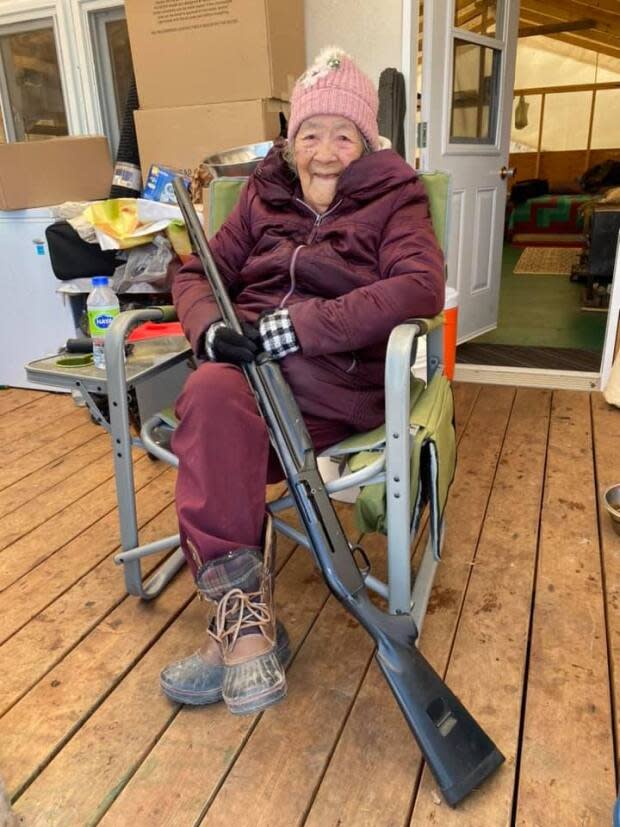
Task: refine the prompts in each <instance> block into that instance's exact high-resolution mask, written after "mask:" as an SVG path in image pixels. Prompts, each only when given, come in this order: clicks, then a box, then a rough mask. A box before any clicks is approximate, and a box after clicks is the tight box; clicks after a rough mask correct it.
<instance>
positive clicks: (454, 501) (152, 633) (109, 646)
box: [0, 383, 620, 827]
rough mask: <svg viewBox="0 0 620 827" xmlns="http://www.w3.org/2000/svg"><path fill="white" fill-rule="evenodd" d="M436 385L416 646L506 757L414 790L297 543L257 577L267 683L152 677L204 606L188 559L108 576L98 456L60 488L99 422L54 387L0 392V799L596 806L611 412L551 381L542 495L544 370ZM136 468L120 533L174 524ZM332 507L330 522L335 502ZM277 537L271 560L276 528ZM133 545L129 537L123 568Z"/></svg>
mask: <svg viewBox="0 0 620 827" xmlns="http://www.w3.org/2000/svg"><path fill="white" fill-rule="evenodd" d="M454 390H455V399H456V423H457V430H458V433H459V436H460V446H459V459H458V465H457V476H456V479H455V483H454V485H453V488H452V491H451V495H450V499H449V502H448V512H447V520H448V531H447V537H446V543H445V547H444V559H443V561H442V565H441V566H440V567H439V569H438V574H437V579H436V586H435V589H434V592H433V595H432V599H431V603H430V606H429V611H428V613H427V616H426V619H425V623H424V628H423V633H422V638H421V647H422V650H423V651H424V653H425V654H426V656H427V657H428V658H429V660H430V661H431V662H432V663H433V665H434V666H435V668H436V669H438V671H440V672H442V673H443V672H445V670H446V669H447V680H448V683H449V685H450V686H451V687H452V688H454V689H455V690H456V691H457V693H458V694H459V695H460V696H461V697H462V698H463V700H464V701H465V703H466V704H467V705H468V706H469V707H470V708H471V709H472V711H473V712H474V713H475V714H476V716H477V718H478V719H479V720H480V722H481V723H482V724H483V725H484V726H485V728H487V729H488V731H489V733H490V734H491V736H492V737H493V738H494V739H495V740H496V741H497V743H498V746H499V747H500V748H501V749H502V750H503V751H504V752H505V753H506V755H507V757H508V759H509V760H508V762H507V764H506V765H504V767H503V768H502V769H501V770H500V771H499V772H498V773H496V775H495V776H494V777H493V778H492V779H490V780H489V782H488V783H487V784H485V786H484V788H483V789H482V790H481V791H480V793H475V794H473V795H472V796H471V797H470V798H469V799H467V800H466V801H465V802H464V803H463V805H461V806H460V807H459V808H458V809H457V810H455V811H452V810H450V809H449V808H447V807H446V806H445V804H440V805H437V804H436V803H435V802H436V800H437V799H436V798H435V792H434V788H433V785H432V783H431V780H430V778H429V777H428V774H427V773H426V771H425V772H424V773H422V771H421V767H422V762H421V758H420V754H419V751H418V749H417V747H416V745H415V743H414V742H413V739H412V738H411V736H410V734H409V731H408V729H407V728H406V726H405V725H404V723H403V719H402V715H401V713H400V711H399V710H398V708H397V706H396V704H395V702H394V699H393V698H392V696H391V694H390V692H389V690H388V689H387V687H386V685H385V682H384V680H383V678H382V676H381V675H380V673H379V670H378V668H377V667H376V664H375V663H374V661H373V660H372V659H371V651H372V647H371V646H370V645H369V641H368V639H367V637H366V636H365V634H363V633H362V632H361V630H360V629H359V628H357V627H356V626H355V624H354V622H353V621H352V619H351V618H349V617H348V616H347V615H346V614H345V613H343V610H342V609H341V608H340V607H339V606H338V605H337V603H336V602H335V601H334V599H333V598H328V593H327V590H326V587H325V585H324V583H323V581H322V579H321V578H320V576H319V575H318V574H317V572H316V571H315V569H314V566H313V563H312V560H311V557H310V555H308V554H307V553H306V552H304V551H300V552H295V553H294V554H293V556H292V557H290V558H288V561H287V562H285V564H284V566H283V568H282V569H281V571H280V573H279V575H278V578H277V583H278V588H277V589H276V601H277V605H278V613H279V616H280V617H282V618H283V619H284V621H285V622H286V624H287V628H288V629H289V632H290V633H291V638H292V641H293V649H294V651H295V658H294V661H293V663H292V665H291V668H290V670H289V687H290V688H289V697H288V698H287V699H286V701H284V702H283V703H282V704H279V705H278V706H277V707H274V709H273V710H268V711H266V712H265V713H263V714H262V715H258V716H254V717H249V718H245V717H241V718H237V717H235V716H231V715H230V714H228V713H227V711H226V709H225V707H224V706H223V705H222V704H219V705H216V706H214V707H213V708H210V709H191V708H188V707H178V706H176V705H174V704H170V703H169V702H168V701H167V700H166V699H165V698H164V697H162V695H161V693H160V691H159V687H158V672H159V670H160V668H161V667H162V666H163V665H164V664H165V663H167V662H168V661H169V660H172V659H176V658H178V657H179V656H182V655H183V654H184V653H186V652H187V651H191V648H192V646H194V645H195V641H196V634H197V630H200V629H201V628H202V627H203V625H204V614H203V613H204V609H203V607H202V606H199V605H197V601H195V600H192V585H191V583H190V582H189V575H188V573H187V572H186V571H184V572H182V573H181V574H180V575H179V576H178V577H177V578H175V580H174V581H173V583H172V584H170V586H169V587H168V588H167V589H166V591H165V592H164V593H163V594H162V595H161V597H160V598H158V599H157V600H156V601H155V602H154V603H152V604H148V605H147V604H143V603H141V602H140V601H137V600H135V598H132V597H128V596H127V595H126V594H125V591H124V585H123V581H122V572H121V571H120V569H118V568H117V567H116V566H114V564H113V562H112V556H113V554H114V553H115V552H116V551H117V549H118V547H119V535H118V524H117V515H116V511H115V495H114V487H113V485H112V482H111V479H108V480H107V482H105V483H102V484H100V485H99V486H97V488H95V489H93V491H92V492H90V493H85V494H82V496H79V490H80V489H79V485H78V484H76V482H75V478H76V476H77V472H75V473H72V472H71V470H70V469H72V468H73V469H74V470H75V469H76V468H77V466H78V464H79V459H76V457H78V458H79V457H80V455H81V454H86V455H88V456H91V454H90V451H94V450H95V449H94V447H93V446H92V444H91V443H95V444H96V443H97V440H98V441H99V442H100V443H101V444H103V442H104V440H105V439H107V436H105V435H103V434H102V431H101V429H100V428H99V427H98V426H96V425H95V424H94V423H93V422H92V421H91V420H90V417H89V415H88V413H87V412H86V411H84V410H83V409H77V408H75V406H74V405H73V402H72V400H71V399H70V398H69V397H67V396H64V395H63V396H59V395H50V394H46V393H44V392H39V391H32V392H31V391H23V392H22V391H20V390H10V391H5V392H3V393H0V435H4V438H5V443H4V445H5V448H6V449H7V451H8V452H10V454H8V457H9V458H8V460H7V451H5V452H4V454H3V457H2V458H1V461H2V462H3V463H4V464H3V472H2V479H1V480H0V489H4V490H5V491H6V492H7V497H6V498H3V495H2V494H0V500H1V501H2V506H0V509H1V511H0V527H1V526H2V525H3V524H4V526H5V531H8V526H9V525H10V524H11V523H10V521H7V522H4V523H3V522H2V520H3V518H4V517H6V515H11V514H12V515H15V514H16V513H17V511H18V509H21V510H20V515H21V516H22V517H23V520H22V521H21V527H22V529H23V532H22V533H21V534H19V537H17V539H15V541H14V542H12V543H11V544H10V545H8V546H7V547H6V548H5V549H4V551H2V552H1V553H0V588H2V585H4V586H6V588H5V589H4V591H3V592H2V597H1V598H0V600H1V601H2V611H1V612H0V641H4V642H3V643H0V674H2V680H1V681H0V775H2V776H4V777H6V779H7V780H8V781H9V786H10V788H11V790H12V791H13V792H15V790H20V791H21V794H20V795H19V796H18V797H17V801H16V803H15V808H16V809H17V810H18V812H20V813H23V814H24V815H25V816H26V817H27V822H26V823H28V824H29V825H31V824H32V825H36V824H41V825H43V824H45V825H65V824H66V825H69V824H71V825H73V824H76V825H77V824H91V823H92V824H94V823H101V824H103V825H105V827H107V826H108V825H109V827H116V826H117V825H125V824H126V825H131V827H134V826H135V825H141V824H148V825H149V827H151V826H152V827H156V825H162V827H163V825H166V827H167V826H168V825H179V827H185V825H196V824H198V823H202V824H205V825H220V824H224V825H228V824H230V823H235V824H238V825H240V827H243V825H245V824H252V827H255V826H256V827H258V825H261V824H265V825H266V824H269V825H270V827H271V825H280V824H281V825H286V826H287V827H288V825H289V824H291V825H294V824H302V823H303V824H305V825H306V827H324V825H325V827H336V825H338V827H358V825H359V827H397V826H398V827H423V825H426V824H441V825H442V827H444V825H445V827H449V825H450V824H452V823H454V824H455V825H456V823H457V820H458V825H459V827H461V825H465V827H503V826H504V825H506V827H507V825H511V827H512V825H515V827H548V826H549V824H550V823H551V822H550V821H549V818H550V816H551V817H552V820H553V824H563V825H564V824H567V825H569V824H575V825H577V824H583V825H592V827H598V825H599V824H601V825H603V824H608V823H609V822H610V818H611V816H610V813H611V806H612V802H613V799H614V797H615V790H614V765H613V761H614V753H613V747H614V744H613V734H614V727H615V734H616V737H617V738H618V739H620V713H619V712H618V710H619V708H620V679H618V678H617V674H618V668H617V651H619V647H620V562H619V561H620V537H619V536H618V535H616V534H615V533H614V532H613V529H612V528H611V524H610V522H609V518H608V517H607V515H606V513H605V512H604V511H603V509H602V507H601V504H600V494H601V493H602V490H603V489H604V488H605V487H606V485H607V484H611V483H612V482H619V481H620V476H619V474H618V468H619V466H618V459H617V455H618V451H617V445H618V443H619V442H620V418H619V417H618V412H617V410H615V409H613V408H610V407H609V406H607V405H606V403H605V402H604V400H603V398H602V396H601V395H600V394H592V395H591V397H590V395H588V394H582V393H567V392H554V394H553V409H552V416H551V429H550V440H549V443H548V464H547V467H546V477H545V482H544V485H545V488H544V501H542V502H541V498H540V492H541V482H542V468H541V463H542V457H543V456H544V440H542V441H541V434H542V433H543V432H544V431H545V428H546V423H547V415H548V412H546V411H545V404H544V400H545V399H548V396H549V392H547V391H542V390H524V389H522V390H518V391H515V389H512V388H500V387H492V386H482V387H481V386H477V385H470V384H464V383H460V384H458V383H457V384H456V385H455V386H454ZM590 399H591V401H590ZM11 400H12V401H11ZM3 405H4V407H3ZM590 406H591V414H592V426H593V429H592V433H590V428H589V425H590V419H589V413H590ZM3 411H4V414H3ZM42 414H43V415H42ZM22 416H23V419H22V420H21V423H20V417H22ZM14 425H16V426H17V431H15V429H14V428H13V426H14ZM87 445H91V447H90V448H87V447H86V446H87ZM103 453H104V452H102V455H103ZM88 464H89V466H90V465H91V463H90V462H89V463H88ZM46 469H47V470H46ZM67 469H69V471H68V472H67V473H65V472H66V471H67ZM135 474H136V481H137V485H138V486H139V488H140V491H139V492H138V495H137V499H138V516H139V522H140V525H141V530H140V538H141V541H142V542H148V541H150V540H151V539H155V538H156V537H159V536H161V535H162V534H168V533H173V532H174V531H175V528H176V519H175V513H174V505H173V498H174V493H173V485H174V479H175V472H174V471H173V470H172V469H170V468H167V467H165V466H163V465H162V464H161V463H152V462H150V461H148V460H146V459H145V458H144V457H141V456H138V457H137V459H136V462H135ZM519 477H522V479H519ZM65 483H66V491H68V492H69V493H68V495H67V503H66V508H64V509H62V510H61V511H59V512H56V511H54V506H53V505H50V504H48V503H46V502H45V494H46V492H48V491H51V492H52V496H53V492H54V490H55V489H56V488H57V489H58V490H60V489H61V488H62V487H64V486H65ZM537 491H538V501H537V494H536V492H537ZM20 497H21V498H23V501H22V502H21V503H20V502H19V499H20ZM37 498H39V499H37ZM597 499H598V514H597ZM29 503H31V504H33V505H31V506H30V508H29V507H28V504H29ZM35 503H36V504H38V505H40V509H37V507H35V505H34V504H35ZM577 503H581V504H582V505H583V506H584V507H583V508H580V507H577V505H576V504H577ZM24 506H26V507H24ZM43 509H48V510H47V511H43ZM541 509H542V511H541ZM339 510H341V513H343V514H344V515H345V517H344V519H345V522H346V523H347V528H348V529H351V528H352V524H351V509H350V508H348V507H347V506H339ZM37 512H38V513H37ZM597 518H598V525H597ZM539 519H540V520H541V521H542V522H541V525H540V541H539V544H538V549H539V552H538V554H539V559H538V565H537V568H536V580H535V581H534V560H535V546H536V542H535V534H536V528H535V526H536V521H537V520H539ZM34 522H39V523H40V524H38V525H36V526H34ZM11 525H13V524H11ZM18 526H19V521H18V522H16V523H15V524H14V525H13V528H12V531H13V532H14V534H16V533H17V529H18ZM29 526H30V528H29ZM597 527H598V529H599V530H600V546H599V534H598V533H597ZM515 535H518V537H517V536H515ZM284 543H285V546H284V555H283V556H282V557H281V556H280V555H279V560H280V563H282V561H283V560H284V561H286V560H287V555H288V554H289V553H290V551H291V549H292V543H291V542H290V541H284ZM287 543H288V545H286V544H287ZM365 543H366V541H365ZM601 559H602V562H603V572H602V574H601ZM5 561H6V562H5ZM156 563H157V557H153V558H149V560H148V561H147V563H146V566H145V568H147V570H148V569H149V568H150V567H151V566H154V565H156ZM7 566H8V568H7ZM3 567H4V568H3ZM533 582H534V584H535V585H534V590H533V585H532V584H533ZM550 587H551V588H550ZM532 590H533V591H532ZM532 599H534V600H535V602H534V607H533V623H532V625H528V624H529V613H530V609H531V601H532ZM605 618H606V619H607V624H608V627H607V634H608V638H606V629H605V622H604V621H605ZM528 629H529V631H530V633H531V638H530V640H529V641H528V639H527V631H528ZM528 647H529V648H528ZM608 649H609V652H608ZM528 652H529V659H528ZM608 655H609V663H608ZM496 658H499V660H496ZM369 663H370V666H369V668H367V667H368V664H369ZM526 665H527V667H528V668H527V669H525V666H526ZM474 673H475V674H476V675H480V674H484V675H485V681H484V682H481V681H479V680H475V681H474V680H473V679H472V674H474ZM489 686H491V687H493V692H492V694H489V692H488V687H489ZM610 694H611V698H612V700H613V702H614V709H615V711H616V718H615V719H613V720H612V716H611V709H610V702H609V700H610ZM326 696H328V697H329V700H327V699H326ZM330 701H333V702H331V703H330ZM520 713H523V718H520ZM520 725H521V726H520ZM515 759H516V760H515ZM515 773H517V774H518V776H519V777H518V778H515ZM513 797H514V799H515V800H514V801H513ZM231 814H232V818H231Z"/></svg>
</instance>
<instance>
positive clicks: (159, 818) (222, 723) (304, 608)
mask: <svg viewBox="0 0 620 827" xmlns="http://www.w3.org/2000/svg"><path fill="white" fill-rule="evenodd" d="M337 510H338V512H339V515H340V519H341V521H342V523H343V526H344V528H345V530H346V531H347V532H348V533H349V534H352V533H353V532H354V531H355V527H354V524H353V515H352V509H351V508H350V506H348V505H343V504H339V505H337ZM283 516H285V517H286V516H287V515H286V514H285V515H283ZM287 518H288V519H289V520H290V519H291V516H290V511H289V515H288V517H287ZM293 519H294V518H293ZM280 542H281V541H280V539H278V547H279V545H280ZM277 584H278V585H277V588H276V590H275V599H276V606H277V614H278V617H280V619H281V620H282V621H283V622H284V623H285V624H286V627H287V630H288V632H289V635H290V637H291V640H292V641H294V643H295V645H294V646H293V649H295V650H296V649H298V648H299V645H300V644H301V643H302V642H303V639H304V637H305V635H306V634H307V632H308V630H309V629H310V628H311V627H312V625H313V623H314V622H315V619H316V614H317V612H318V611H320V610H321V609H322V607H323V606H324V604H325V602H326V600H327V596H328V592H327V588H326V586H325V584H324V583H323V581H322V579H321V577H320V575H319V574H318V572H317V571H316V569H315V567H314V565H313V562H312V559H311V556H310V555H309V553H308V552H307V551H305V550H303V549H300V550H297V551H296V552H295V554H294V558H293V560H291V561H290V563H289V564H288V565H287V567H286V568H285V569H284V571H283V572H282V574H281V575H280V576H279V577H278V579H277ZM308 590H310V591H308ZM300 628H301V629H302V630H303V634H300V633H299V631H298V630H299V629H300ZM194 635H195V632H194ZM194 645H195V644H194ZM188 648H189V645H188ZM281 706H282V705H281V704H280V705H279V708H280V707H281ZM222 715H223V716H224V717H223V720H221V716H222ZM211 716H214V720H215V724H214V726H216V728H217V729H216V730H215V733H214V736H215V734H217V737H205V738H202V739H201V738H200V737H197V736H196V734H195V731H194V730H195V728H196V725H197V724H196V721H197V720H201V718H204V725H205V726H208V727H209V730H208V731H209V733H210V732H211V730H210V721H211ZM259 718H260V716H254V717H244V718H243V721H245V724H244V725H241V724H238V725H235V726H233V721H234V720H237V719H235V718H234V716H231V715H229V714H228V713H227V711H226V709H225V708H224V707H223V706H221V705H220V706H218V707H217V712H216V708H213V709H207V710H205V709H203V710H202V715H201V711H200V710H196V709H190V708H189V707H186V708H183V709H182V710H181V712H180V713H179V715H178V716H177V717H176V718H175V719H174V721H172V722H171V725H170V726H169V727H168V729H167V730H166V732H165V733H163V734H162V737H161V739H160V740H159V742H158V743H157V744H156V745H155V747H154V749H153V750H152V752H151V753H150V754H149V756H148V758H147V759H146V760H145V761H144V763H143V764H142V766H140V768H139V769H138V770H137V772H136V774H135V776H134V777H133V778H132V779H131V781H130V782H129V783H128V785H127V787H126V788H125V789H124V790H123V792H122V793H121V795H120V797H119V799H118V802H116V803H115V805H114V806H113V807H112V808H111V810H110V813H109V816H108V818H107V819H105V820H104V823H109V824H110V825H112V824H115V823H118V820H123V819H125V818H126V817H128V818H129V819H130V820H131V819H138V820H144V821H146V822H148V823H149V825H156V824H161V825H162V827H163V825H168V824H171V823H184V822H185V823H186V822H187V821H190V822H192V823H193V822H194V821H196V820H199V819H200V817H201V814H202V813H203V811H204V809H205V806H206V805H207V804H208V803H209V802H210V801H211V800H212V799H213V798H214V796H215V795H216V794H217V792H218V790H219V788H220V786H221V785H222V783H223V781H224V780H225V778H226V776H227V773H228V772H229V771H230V769H231V767H232V765H233V762H234V760H235V759H236V757H237V755H238V753H239V752H240V750H241V749H242V748H243V747H244V743H245V740H246V739H247V737H248V735H249V733H250V732H251V731H252V730H253V728H254V726H255V725H256V722H257V721H258V719H259ZM231 719H232V720H231ZM227 720H228V721H229V729H228V728H227V725H226V721H227ZM220 738H221V739H223V740H222V744H220V740H219V739H220ZM180 743H183V744H186V745H187V749H186V750H183V751H182V753H183V756H184V758H183V759H182V760H183V778H184V782H183V784H182V785H181V786H179V785H177V783H176V768H177V763H176V760H177V759H176V757H175V756H176V754H177V752H178V746H179V744H180ZM186 760H187V763H186ZM192 775H193V778H192V777H190V776H192ZM171 786H174V787H175V789H176V794H175V796H174V797H171V796H169V795H168V793H167V791H168V790H169V789H170V788H171Z"/></svg>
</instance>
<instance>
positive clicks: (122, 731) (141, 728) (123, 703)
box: [16, 554, 326, 825]
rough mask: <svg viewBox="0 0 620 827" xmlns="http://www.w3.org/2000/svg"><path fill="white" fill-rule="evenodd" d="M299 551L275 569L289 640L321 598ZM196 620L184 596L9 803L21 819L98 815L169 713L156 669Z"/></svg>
mask: <svg viewBox="0 0 620 827" xmlns="http://www.w3.org/2000/svg"><path fill="white" fill-rule="evenodd" d="M306 557H307V555H296V554H294V555H293V556H292V558H291V559H290V560H289V562H288V563H287V564H286V565H285V566H284V568H283V569H282V571H281V572H280V574H279V575H278V577H277V583H278V591H279V592H280V594H281V596H282V598H283V599H284V600H285V601H286V602H287V604H288V603H289V602H290V603H291V604H292V605H293V606H294V607H296V608H295V609H294V612H293V614H292V616H291V620H290V623H289V634H290V636H291V641H292V643H293V646H298V645H299V643H300V641H301V640H303V638H304V637H305V635H306V633H307V630H308V627H309V626H310V625H311V624H312V621H313V620H314V617H315V615H316V611H317V609H318V608H319V607H320V606H321V605H322V604H323V603H324V601H325V598H326V589H325V586H324V584H323V583H322V582H321V581H320V578H318V577H315V576H313V575H312V574H308V575H306V576H304V577H300V576H299V575H300V570H299V568H298V567H297V566H298V565H299V563H296V561H300V562H302V561H305V559H306ZM290 564H292V565H291V567H290V569H289V565H290ZM175 582H176V581H175ZM166 591H168V589H167V590H166ZM135 602H137V601H135ZM157 602H159V599H158V601H157ZM204 622H205V613H204V606H203V605H202V604H201V603H200V602H199V601H197V600H192V601H191V602H190V604H189V606H188V607H187V608H186V609H185V610H184V611H183V612H182V613H181V614H180V615H179V617H178V618H177V619H176V620H175V622H174V623H173V624H172V625H171V626H170V627H169V628H168V629H167V630H166V632H165V633H164V634H163V635H162V636H161V637H160V638H158V640H157V641H156V642H155V644H154V645H153V646H152V647H151V649H150V650H149V651H148V652H147V653H146V654H145V656H144V657H143V658H142V659H141V660H140V661H139V662H138V663H137V664H136V666H135V667H134V668H133V669H132V671H131V672H130V673H129V674H128V675H127V676H126V677H125V678H124V680H123V681H121V683H120V684H119V685H118V686H117V687H116V689H115V690H114V691H113V692H112V693H111V694H110V695H109V697H107V698H106V700H105V701H104V702H103V703H102V704H101V706H100V707H99V708H98V709H97V710H96V711H95V712H94V714H93V715H92V716H91V717H90V718H89V719H88V720H87V721H86V722H85V723H84V724H83V726H82V727H81V728H80V729H79V731H78V732H77V733H76V734H75V735H74V737H73V738H72V739H71V740H70V741H69V743H68V744H67V745H66V746H65V747H64V749H63V750H62V751H61V752H60V753H59V754H58V755H57V756H56V758H55V759H54V760H53V761H52V762H51V763H50V764H49V766H47V767H46V768H45V769H44V770H43V772H42V773H41V774H40V775H39V776H38V777H37V778H36V779H35V780H34V781H33V783H32V785H31V786H30V787H28V789H27V790H26V792H25V793H24V795H23V796H22V797H21V798H19V799H18V801H17V804H16V810H17V811H18V812H19V813H21V814H23V815H24V816H25V817H26V819H27V823H28V824H29V825H37V824H45V825H52V824H86V823H91V822H92V821H96V820H97V819H98V818H99V817H101V816H103V814H104V813H105V811H106V810H107V809H108V808H109V807H110V805H111V804H112V802H113V801H114V799H115V798H116V796H117V795H118V793H119V792H120V790H121V788H122V787H123V786H124V784H125V783H126V782H127V781H128V780H129V778H131V776H132V775H133V773H134V772H135V770H136V768H137V767H138V766H139V765H140V764H141V763H142V762H143V760H144V758H145V757H146V755H148V753H149V752H150V751H151V749H152V747H153V746H154V744H155V743H156V742H157V741H158V740H159V738H160V736H161V733H162V732H163V731H164V730H165V729H166V728H167V727H168V725H169V724H170V722H171V721H172V719H173V718H175V716H176V715H177V713H178V710H179V707H178V705H176V704H171V703H170V702H169V701H168V700H167V699H166V698H165V697H164V696H163V695H162V693H161V692H160V690H159V681H158V674H159V671H160V669H161V668H162V667H163V666H164V665H165V664H166V663H169V662H170V661H172V660H175V659H177V658H178V657H179V656H182V654H183V653H186V652H188V651H191V649H192V646H195V645H196V630H197V629H201V628H203V627H204ZM215 709H216V710H219V709H222V707H216V708H215ZM227 719H228V725H229V726H231V727H233V728H235V727H236V726H238V724H237V722H236V719H234V718H233V717H232V716H227ZM244 720H247V719H244ZM205 726H208V719H207V721H205ZM175 768H176V765H175ZM67 778H71V784H70V785H68V784H67V783H66V779H67ZM117 823H118V822H117Z"/></svg>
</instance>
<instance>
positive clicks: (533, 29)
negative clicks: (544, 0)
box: [519, 18, 596, 37]
mask: <svg viewBox="0 0 620 827" xmlns="http://www.w3.org/2000/svg"><path fill="white" fill-rule="evenodd" d="M595 23H596V21H595V20H592V19H591V18H590V19H588V20H573V21H567V22H566V23H561V22H558V23H546V24H543V25H541V26H524V27H523V28H521V29H519V37H539V36H540V35H550V34H561V33H562V32H579V31H582V30H583V29H592V28H594V25H595Z"/></svg>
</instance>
